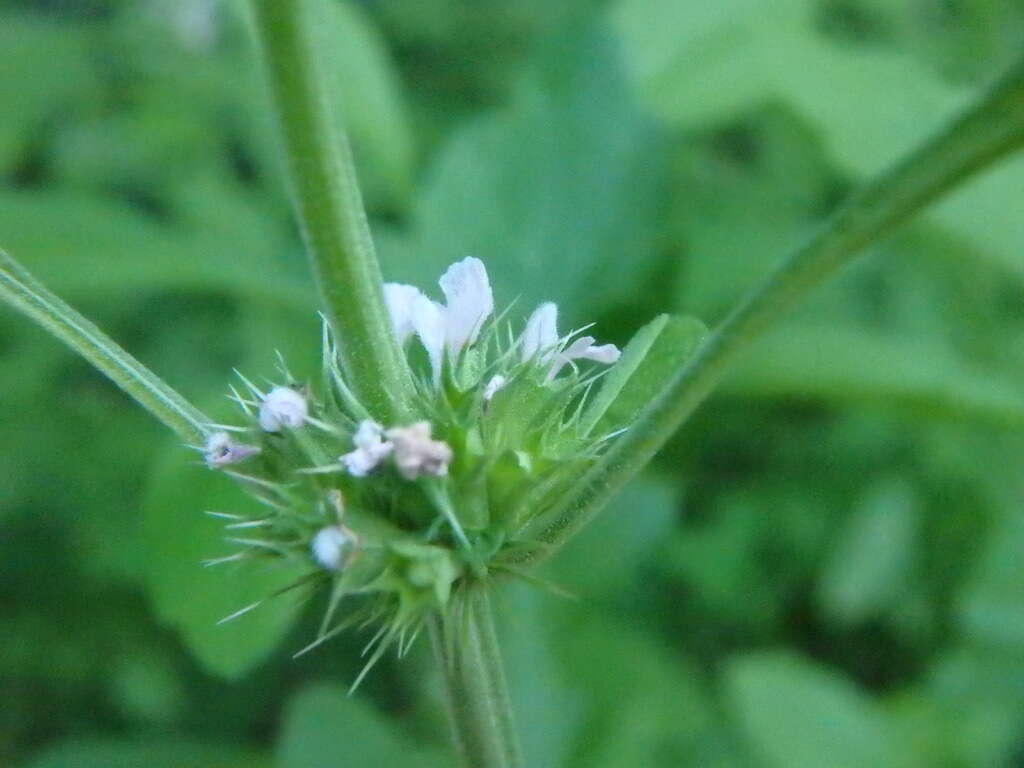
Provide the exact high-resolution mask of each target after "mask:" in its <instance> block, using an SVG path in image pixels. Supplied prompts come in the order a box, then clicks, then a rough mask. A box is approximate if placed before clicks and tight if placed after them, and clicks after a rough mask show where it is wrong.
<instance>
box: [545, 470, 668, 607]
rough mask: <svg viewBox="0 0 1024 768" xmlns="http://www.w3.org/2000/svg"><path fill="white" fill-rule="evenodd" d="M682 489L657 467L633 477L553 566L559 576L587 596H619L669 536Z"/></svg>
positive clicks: (552, 569) (573, 589)
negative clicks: (658, 471)
mask: <svg viewBox="0 0 1024 768" xmlns="http://www.w3.org/2000/svg"><path fill="white" fill-rule="evenodd" d="M679 495H680V494H679V488H678V486H677V484H676V483H674V482H671V481H669V480H668V479H667V478H663V477H660V476H658V475H656V474H654V473H648V474H647V475H645V476H642V477H640V478H638V479H637V480H635V481H634V482H632V483H630V484H629V485H628V486H626V488H624V489H623V491H622V493H620V494H619V495H618V497H616V498H615V500H614V501H612V502H611V503H610V504H609V506H608V509H607V510H605V511H604V512H603V513H602V514H601V515H600V516H598V518H597V519H596V520H594V522H592V523H591V524H590V525H589V526H587V528H586V529H584V531H583V532H582V533H581V534H580V536H579V537H578V538H577V539H576V540H574V541H573V543H572V546H570V547H567V548H566V549H565V551H564V552H563V553H562V554H561V555H559V557H558V558H556V559H554V560H553V561H552V563H551V565H550V566H548V567H549V568H550V570H551V572H552V573H553V574H554V575H555V580H556V581H557V582H558V583H560V584H562V585H564V586H565V587H566V588H567V589H568V590H569V591H570V592H572V593H574V594H578V595H579V596H580V597H581V598H582V599H585V600H587V601H591V600H594V599H602V598H603V599H611V600H618V598H619V597H620V596H621V594H622V591H623V590H624V589H625V588H627V587H628V586H629V585H630V584H633V583H636V582H637V581H639V580H640V579H641V578H642V576H643V575H644V573H645V570H647V567H649V566H650V564H651V562H652V560H653V559H654V558H655V557H656V555H657V552H658V548H659V546H660V545H661V544H662V543H663V542H664V541H665V539H666V538H667V537H668V535H669V533H670V531H671V530H672V526H673V523H674V522H675V520H676V518H677V517H678V515H679V513H680V509H681V504H680V499H679ZM609 553H614V556H613V557H609V556H608V554H609ZM595 563H600V565H599V567H595Z"/></svg>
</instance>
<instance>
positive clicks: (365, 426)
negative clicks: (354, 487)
mask: <svg viewBox="0 0 1024 768" xmlns="http://www.w3.org/2000/svg"><path fill="white" fill-rule="evenodd" d="M383 435H384V428H383V427H382V426H381V425H380V424H378V423H377V422H375V421H370V420H369V419H367V420H366V421H361V422H360V423H359V428H358V429H357V430H356V433H355V434H354V435H353V436H352V442H353V444H354V445H355V447H356V449H355V450H354V451H352V452H351V453H346V454H345V455H344V456H342V457H340V459H339V461H341V463H342V464H344V465H345V469H346V470H348V473H349V474H350V475H352V476H353V477H366V475H368V474H369V473H370V472H372V471H373V470H374V469H375V468H376V467H377V465H378V464H380V463H381V462H382V461H384V459H386V458H387V457H388V455H389V454H390V453H391V451H392V449H393V447H394V446H392V444H391V443H389V442H387V441H386V440H384V439H383Z"/></svg>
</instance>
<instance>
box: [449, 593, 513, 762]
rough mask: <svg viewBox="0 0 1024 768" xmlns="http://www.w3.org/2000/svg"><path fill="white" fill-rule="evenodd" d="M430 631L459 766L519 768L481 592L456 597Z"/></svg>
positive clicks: (490, 621) (486, 601)
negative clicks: (443, 687) (441, 674)
mask: <svg viewBox="0 0 1024 768" xmlns="http://www.w3.org/2000/svg"><path fill="white" fill-rule="evenodd" d="M430 629H431V637H432V639H433V645H434V656H435V657H436V658H437V660H438V663H439V664H440V666H441V671H442V673H443V676H444V682H445V694H446V701H447V708H448V716H449V721H450V724H451V727H452V736H453V739H454V741H455V748H456V751H457V752H458V754H459V760H460V764H461V765H462V766H463V768H516V767H517V766H521V765H522V764H523V758H522V755H521V753H520V751H519V746H518V742H517V741H516V735H515V729H514V727H513V722H512V721H513V718H512V705H511V702H510V701H509V696H508V688H507V686H506V683H505V673H504V671H503V669H502V662H501V650H500V648H499V647H498V638H497V635H496V634H495V631H494V620H493V617H492V614H491V605H490V597H489V595H488V593H487V590H486V588H485V587H483V586H480V585H474V586H470V587H469V588H467V590H466V591H465V592H464V593H462V594H460V595H456V596H455V597H454V598H453V601H452V610H451V612H450V613H449V614H448V615H446V616H444V617H440V616H438V617H435V618H434V619H432V621H431V627H430Z"/></svg>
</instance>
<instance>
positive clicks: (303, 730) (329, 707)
mask: <svg viewBox="0 0 1024 768" xmlns="http://www.w3.org/2000/svg"><path fill="white" fill-rule="evenodd" d="M448 764H449V761H448V760H447V759H446V757H445V755H444V753H443V752H442V751H441V750H439V749H436V748H434V747H431V746H424V745H423V744H422V743H418V742H417V741H414V740H413V739H412V738H411V737H410V736H408V735H406V734H405V733H403V732H402V731H401V730H400V728H399V727H398V723H397V722H396V721H394V720H390V719H388V718H386V717H385V716H384V715H383V714H382V713H380V712H378V711H376V710H375V709H373V708H372V707H371V706H370V705H369V704H367V703H366V701H364V700H363V699H362V698H360V697H358V696H349V695H348V694H346V692H345V691H344V690H343V689H341V688H337V687H334V686H329V685H314V686H310V687H308V688H306V689H304V690H303V691H301V692H300V693H299V694H298V695H297V696H295V697H294V698H293V699H292V700H291V701H289V702H288V706H287V708H286V710H285V715H284V725H283V730H282V732H281V735H280V737H279V740H278V745H277V760H276V765H277V768H326V766H337V768H346V767H347V766H351V768H361V767H362V766H380V768H384V766H399V765H400V766H408V768H441V766H444V765H448Z"/></svg>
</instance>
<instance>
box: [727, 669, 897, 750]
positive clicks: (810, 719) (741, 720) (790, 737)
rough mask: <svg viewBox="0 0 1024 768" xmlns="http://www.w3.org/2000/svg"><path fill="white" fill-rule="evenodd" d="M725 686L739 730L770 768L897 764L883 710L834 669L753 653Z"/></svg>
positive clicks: (730, 673) (729, 670) (733, 673)
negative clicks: (771, 767) (833, 670)
mask: <svg viewBox="0 0 1024 768" xmlns="http://www.w3.org/2000/svg"><path fill="white" fill-rule="evenodd" d="M724 685H725V696H726V700H727V702H728V704H729V705H730V706H731V708H732V711H733V713H734V715H735V717H736V721H737V725H738V726H739V727H740V729H741V730H742V731H743V733H744V735H745V736H746V737H747V740H748V741H749V743H750V747H751V750H752V751H753V752H754V754H755V756H756V757H758V758H759V759H760V760H761V761H762V763H761V764H763V765H765V766H777V767H778V768H821V766H825V765H827V766H829V768H878V766H883V765H886V766H888V765H895V764H896V763H895V750H894V746H893V743H892V735H891V734H890V732H889V724H888V723H887V721H886V719H885V717H884V715H883V713H882V711H881V710H879V709H877V708H876V706H875V705H874V703H873V702H872V701H871V699H870V698H868V697H867V696H866V695H865V694H864V693H862V692H861V691H859V690H858V689H857V688H856V687H855V686H854V685H853V684H852V683H850V682H849V681H848V680H845V679H844V678H842V677H841V676H839V675H838V674H836V673H834V672H832V671H830V670H828V669H825V668H823V667H819V666H817V665H815V664H813V663H811V662H809V661H806V660H804V659H801V658H799V657H796V656H791V655H788V654H781V653H757V654H749V655H746V656H740V657H738V658H734V659H733V660H731V661H730V662H729V663H728V666H727V667H726V671H725V680H724Z"/></svg>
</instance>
